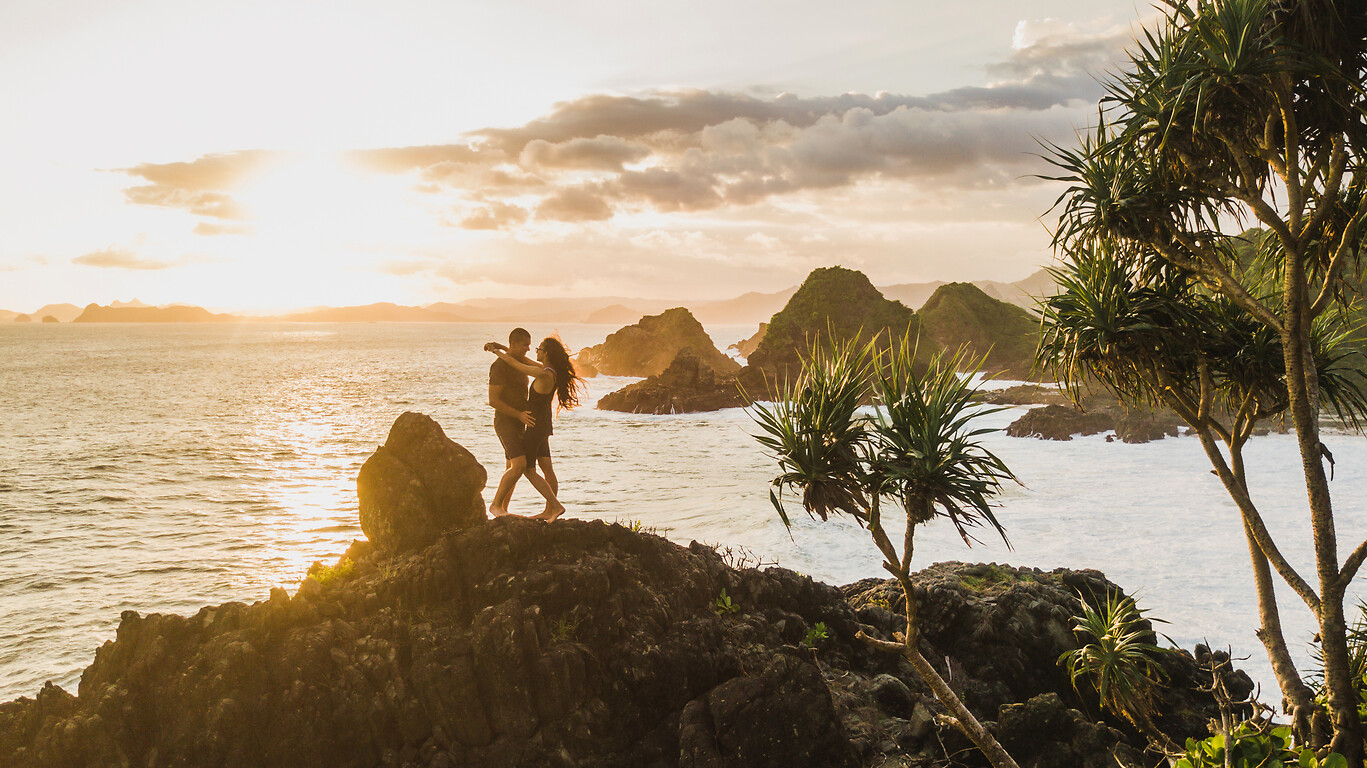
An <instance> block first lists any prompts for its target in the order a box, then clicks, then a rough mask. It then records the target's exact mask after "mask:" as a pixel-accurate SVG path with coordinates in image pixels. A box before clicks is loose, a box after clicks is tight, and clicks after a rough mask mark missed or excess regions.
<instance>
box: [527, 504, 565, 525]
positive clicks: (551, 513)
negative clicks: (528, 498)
mask: <svg viewBox="0 0 1367 768" xmlns="http://www.w3.org/2000/svg"><path fill="white" fill-rule="evenodd" d="M563 514H565V505H564V504H558V505H556V506H555V507H552V508H549V509H547V510H546V511H545V512H542V513H540V514H538V515H535V516H534V517H535V519H537V520H545V521H546V522H548V523H549V522H551V521H552V520H554V519H556V518H557V517H560V516H561V515H563Z"/></svg>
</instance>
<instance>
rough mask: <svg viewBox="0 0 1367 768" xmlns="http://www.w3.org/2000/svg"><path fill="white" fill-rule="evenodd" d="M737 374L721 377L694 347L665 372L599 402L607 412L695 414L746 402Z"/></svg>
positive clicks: (734, 406) (626, 387)
mask: <svg viewBox="0 0 1367 768" xmlns="http://www.w3.org/2000/svg"><path fill="white" fill-rule="evenodd" d="M746 403H747V401H746V400H745V398H744V397H742V396H741V393H740V390H739V389H737V387H736V379H735V377H733V376H718V375H717V374H716V373H715V372H714V371H713V370H712V369H711V368H709V367H708V366H707V365H705V364H703V362H702V361H701V360H699V359H698V358H697V356H696V355H694V354H693V351H692V350H690V349H685V350H684V351H682V352H680V353H679V356H678V357H676V358H674V362H672V363H670V365H669V367H668V368H666V369H665V372H664V373H662V374H660V375H659V376H651V377H650V378H648V379H646V380H645V381H638V382H636V383H635V384H628V385H627V386H625V387H623V388H621V389H619V390H617V391H616V392H612V393H609V394H607V395H605V396H604V397H603V399H602V400H599V401H598V407H599V408H600V409H602V410H605V411H623V412H626V413H694V412H697V411H718V410H721V409H722V408H738V407H740V406H743V405H746Z"/></svg>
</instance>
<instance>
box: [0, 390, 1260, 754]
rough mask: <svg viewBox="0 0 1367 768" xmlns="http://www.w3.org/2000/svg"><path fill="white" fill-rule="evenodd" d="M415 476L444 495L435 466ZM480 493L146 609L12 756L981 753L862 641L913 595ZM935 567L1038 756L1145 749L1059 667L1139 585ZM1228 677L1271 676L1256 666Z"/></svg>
mask: <svg viewBox="0 0 1367 768" xmlns="http://www.w3.org/2000/svg"><path fill="white" fill-rule="evenodd" d="M422 418H425V417H421V418H419V417H418V415H417V414H405V416H404V417H401V418H400V421H402V422H404V426H403V428H402V429H400V426H399V424H397V423H396V425H395V429H394V430H392V431H391V435H390V441H388V442H386V445H385V448H384V450H385V451H386V452H393V453H395V454H398V455H399V456H413V455H424V451H427V450H429V449H430V450H431V451H433V452H435V454H436V455H438V456H448V457H452V456H455V455H457V454H455V453H452V451H451V450H450V447H449V446H445V445H442V444H438V443H437V442H436V441H434V440H432V439H430V438H431V437H432V435H433V433H432V432H431V431H430V429H428V428H427V425H426V424H425V422H423V421H422V420H421V419H422ZM412 435H426V436H427V438H426V439H424V440H422V441H419V442H421V443H424V444H425V445H426V448H424V449H423V451H412V450H408V449H407V448H405V446H406V445H407V442H406V438H405V436H412ZM391 442H392V443H393V445H391V444H390V443H391ZM453 445H454V444H453ZM456 447H459V446H456ZM408 448H411V446H408ZM461 450H463V449H461ZM396 460H398V459H397V458H396ZM404 472H408V473H410V474H411V475H412V477H410V478H409V482H411V483H415V484H417V486H422V489H423V491H424V492H425V493H427V494H428V496H429V497H435V494H433V493H432V492H431V491H430V489H427V487H426V484H427V483H428V482H429V479H428V477H427V476H425V475H424V473H423V472H422V471H421V470H420V469H416V468H414V467H412V466H408V467H407V468H406V469H405V470H404V471H403V472H401V471H399V470H398V469H397V468H395V469H394V475H395V476H396V477H403V476H405V475H404ZM414 493H415V494H416V493H417V490H414ZM375 498H378V497H372V502H373V501H375ZM453 498H454V497H453ZM429 500H431V499H429ZM433 503H434V504H435V503H437V502H433ZM465 503H466V506H465V507H463V508H462V509H460V510H457V512H459V514H457V515H455V516H453V517H449V518H446V520H447V521H448V523H450V524H446V523H442V524H441V525H444V526H445V527H442V528H441V529H440V530H439V531H437V532H435V533H434V535H433V536H432V537H430V541H428V540H426V539H427V538H428V537H418V538H399V539H395V540H393V542H391V545H390V546H388V547H387V548H381V547H377V546H375V545H374V544H371V543H369V542H356V543H354V544H353V545H352V547H351V548H350V549H349V550H348V551H347V553H346V554H345V555H344V556H343V557H342V558H341V559H340V560H339V561H338V562H337V564H336V565H335V566H333V567H331V568H318V569H315V570H314V571H312V572H311V575H310V577H309V578H308V579H306V580H305V581H304V583H303V584H302V585H301V586H300V587H299V589H298V590H297V591H296V592H295V593H294V594H293V595H291V594H289V593H288V592H287V591H286V590H284V589H274V590H271V594H270V597H269V599H267V600H263V601H260V602H257V603H254V604H252V605H244V604H242V603H228V604H225V605H220V606H215V607H208V608H204V609H202V610H201V611H199V612H198V613H197V614H195V615H194V616H188V617H186V616H176V615H160V614H153V615H148V616H142V615H139V614H138V613H136V612H133V611H127V612H125V613H124V614H123V617H122V621H121V622H120V625H119V628H118V632H117V635H116V637H115V639H114V640H112V641H110V642H107V643H105V644H104V646H103V647H101V648H100V649H99V650H98V651H97V652H96V655H95V660H94V662H93V663H92V664H91V665H90V666H89V667H88V668H87V669H86V670H85V672H84V674H83V675H82V677H81V682H80V686H79V689H78V695H76V696H72V695H71V694H69V693H67V692H65V691H63V690H61V689H60V688H57V687H55V686H51V685H48V686H45V687H44V688H43V689H42V690H41V691H40V692H38V694H37V696H36V697H35V698H32V699H30V698H21V699H18V700H16V701H12V702H8V703H4V704H0V765H4V766H6V767H7V768H37V767H38V766H43V767H44V768H68V767H70V768H75V767H76V766H105V765H110V766H116V765H130V766H131V765H136V766H157V767H159V768H160V767H175V766H195V767H197V768H216V767H217V766H233V767H234V768H238V767H241V768H252V767H254V766H298V767H300V768H311V767H313V766H318V767H319V768H322V767H323V766H328V767H329V768H332V767H337V768H349V767H354V768H370V767H371V766H405V767H407V766H428V767H431V768H449V767H453V766H481V767H491V768H502V767H504V766H507V767H509V768H512V767H513V766H564V767H565V768H569V767H570V766H607V767H608V768H614V767H617V766H620V767H622V768H627V767H628V766H631V767H633V768H635V767H636V766H648V767H656V766H658V767H659V768H666V767H668V768H675V767H676V766H677V767H678V768H731V767H733V766H737V767H738V766H746V767H747V768H749V767H754V768H765V767H766V766H774V767H775V768H778V767H782V768H807V767H809V766H810V767H812V768H816V767H817V766H849V767H851V768H853V767H854V766H861V767H863V766H868V767H869V768H873V767H875V766H877V767H880V768H882V767H891V766H927V767H929V766H943V765H947V764H955V765H966V766H974V765H981V764H982V761H981V758H980V757H979V756H978V755H977V754H976V753H975V752H973V751H972V750H970V749H968V748H967V742H966V741H965V740H964V738H963V737H962V736H960V735H959V734H958V733H957V732H956V731H953V730H950V729H949V728H947V727H945V726H943V725H942V721H940V720H937V719H936V714H937V713H939V712H940V711H941V710H940V707H939V705H938V703H937V702H936V700H935V699H934V698H933V697H932V696H931V695H930V693H929V692H928V691H927V689H926V688H925V687H924V686H923V685H922V684H921V683H920V681H919V680H918V679H917V678H916V676H915V675H914V674H913V673H912V671H911V670H910V668H909V667H908V666H907V665H906V663H905V661H903V660H902V659H901V657H898V656H890V655H886V654H884V653H881V652H878V651H875V650H872V649H870V648H869V647H868V646H867V645H865V644H864V643H863V642H861V641H860V640H858V639H857V638H856V636H855V635H856V633H857V632H859V631H863V632H865V633H867V634H869V635H872V636H875V637H879V638H885V639H891V638H892V637H893V633H894V632H896V631H899V630H900V629H901V628H902V627H903V626H904V622H905V618H904V613H903V612H904V610H905V606H904V604H903V598H902V593H901V591H900V589H898V588H897V586H896V585H895V583H893V582H891V581H887V580H879V579H868V580H864V581H860V582H857V583H855V584H850V585H847V586H845V587H840V588H837V587H833V586H830V585H826V584H823V583H820V582H817V581H814V580H812V579H811V578H810V577H807V576H803V575H801V574H798V573H795V572H793V571H790V570H786V569H783V568H778V567H770V568H766V569H763V570H757V569H753V568H743V567H742V568H737V567H733V566H734V565H738V563H736V562H735V561H734V560H732V561H730V562H728V559H727V558H726V557H725V556H723V554H720V553H719V552H718V551H717V550H715V549H714V548H712V547H709V546H706V545H702V544H698V543H696V542H694V543H692V544H690V545H689V546H686V547H685V546H681V545H679V544H675V543H672V542H670V541H667V540H666V539H663V538H661V537H658V536H655V535H652V534H650V533H647V532H641V531H633V530H631V529H629V528H627V527H624V526H622V525H617V524H608V523H604V522H601V521H582V520H568V519H563V518H562V519H561V520H559V521H557V522H555V523H551V524H546V523H542V522H539V521H535V520H529V519H521V518H500V519H497V520H494V521H486V520H485V519H484V518H483V516H482V515H478V516H477V515H475V514H474V509H475V507H474V506H473V505H474V501H473V500H472V499H469V498H466V500H465ZM481 506H482V504H481ZM429 511H430V510H429ZM372 512H373V513H374V514H375V515H377V516H379V517H385V516H399V517H407V516H409V515H410V514H412V512H411V507H407V506H402V505H400V506H387V505H385V504H383V503H380V504H378V506H376V507H375V508H374V509H373V510H372ZM450 521H455V522H450ZM373 522H374V521H372V523H373ZM403 527H404V524H403V523H401V522H399V521H394V520H389V521H387V522H385V523H384V525H382V526H381V528H387V529H391V530H398V529H401V528H403ZM372 529H373V530H380V529H379V528H374V526H373V525H372V526H371V527H370V528H368V529H367V530H368V531H369V530H372ZM914 581H915V584H916V591H915V594H916V598H917V600H918V603H919V604H920V605H921V624H922V627H923V633H924V636H923V638H922V643H923V645H922V649H921V650H922V653H923V654H924V655H925V656H926V657H927V658H929V659H931V660H932V661H933V663H935V664H936V665H937V666H939V667H941V670H942V674H943V675H944V676H945V677H946V679H948V680H951V681H952V684H953V686H954V687H955V688H956V690H958V691H959V693H960V695H961V697H962V698H963V699H964V701H965V702H966V704H967V705H968V706H969V707H970V708H972V709H973V710H974V711H975V712H976V713H977V714H978V715H979V716H980V717H982V718H984V719H986V720H988V721H990V727H991V728H993V729H994V730H995V731H996V733H997V735H998V737H999V738H1000V739H1001V741H1002V742H1003V744H1005V745H1006V747H1007V748H1008V749H1009V750H1011V751H1012V753H1013V755H1014V756H1015V757H1016V759H1017V760H1018V761H1019V763H1020V765H1022V766H1023V767H1024V768H1052V766H1065V765H1066V766H1083V767H1084V768H1091V767H1093V766H1095V767H1096V768H1100V767H1101V766H1108V767H1109V766H1113V765H1115V764H1116V760H1117V759H1120V760H1132V759H1133V758H1135V757H1136V756H1137V755H1138V754H1139V752H1140V749H1141V748H1142V744H1143V740H1142V738H1141V737H1140V736H1139V735H1138V734H1137V733H1135V732H1134V731H1133V730H1132V729H1130V727H1129V726H1128V725H1127V724H1125V723H1124V722H1122V721H1120V720H1118V719H1114V718H1111V717H1110V716H1109V715H1108V714H1105V713H1103V712H1102V711H1101V710H1099V709H1098V707H1097V703H1096V701H1095V699H1094V697H1091V696H1089V695H1082V694H1079V693H1078V692H1076V691H1075V690H1074V689H1073V687H1072V685H1071V684H1070V683H1069V681H1068V679H1067V677H1066V675H1065V674H1064V672H1063V671H1062V670H1061V669H1060V668H1059V666H1058V664H1057V659H1058V656H1059V654H1060V653H1062V652H1064V651H1066V650H1069V649H1072V648H1075V647H1077V645H1078V638H1077V637H1075V636H1074V634H1073V631H1072V628H1071V617H1072V616H1074V615H1076V614H1077V613H1079V612H1080V609H1081V603H1080V600H1082V599H1086V600H1089V601H1093V600H1102V599H1104V596H1105V595H1107V594H1113V593H1115V592H1117V591H1118V590H1119V587H1117V586H1116V585H1114V584H1112V583H1110V582H1108V581H1107V580H1106V579H1105V577H1104V576H1102V574H1100V573H1098V572H1095V571H1069V570H1055V571H1050V572H1045V571H1041V570H1035V569H1029V568H1011V567H1005V566H997V565H965V564H962V563H941V564H937V565H934V566H932V567H930V568H927V569H925V570H924V571H922V572H920V573H918V574H916V576H915V578H914ZM1198 650H1199V649H1198ZM1162 663H1163V666H1164V668H1165V670H1166V672H1167V682H1166V685H1165V687H1164V688H1163V690H1162V696H1163V697H1164V698H1163V701H1162V702H1161V707H1160V711H1161V712H1162V713H1163V716H1162V718H1161V719H1160V720H1159V722H1158V725H1159V727H1160V728H1162V729H1163V730H1164V731H1165V732H1166V733H1168V734H1169V735H1170V736H1171V737H1172V738H1173V739H1175V740H1177V741H1179V742H1180V741H1181V740H1183V739H1184V738H1186V737H1187V736H1204V735H1206V730H1205V723H1206V721H1207V720H1208V719H1209V718H1210V717H1211V716H1212V715H1214V714H1215V713H1216V709H1215V704H1214V702H1213V701H1212V700H1211V698H1210V696H1209V694H1207V693H1204V692H1202V691H1201V690H1200V684H1201V683H1205V682H1209V679H1208V676H1203V675H1204V674H1205V673H1203V672H1201V671H1200V666H1199V665H1198V660H1197V659H1196V658H1194V657H1193V656H1192V655H1191V654H1187V653H1185V652H1180V651H1175V652H1172V653H1169V654H1165V655H1164V656H1163V661H1162ZM1225 683H1226V685H1227V687H1228V688H1229V690H1230V692H1231V693H1233V694H1234V695H1236V696H1238V695H1239V694H1240V693H1241V692H1242V693H1246V692H1248V691H1249V690H1251V689H1252V683H1251V682H1250V681H1249V680H1248V678H1247V676H1245V675H1243V674H1242V673H1231V674H1229V675H1228V676H1227V678H1226V680H1225Z"/></svg>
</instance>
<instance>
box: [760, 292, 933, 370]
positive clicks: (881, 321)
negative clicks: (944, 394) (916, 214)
mask: <svg viewBox="0 0 1367 768" xmlns="http://www.w3.org/2000/svg"><path fill="white" fill-rule="evenodd" d="M919 332H920V321H919V320H918V318H917V316H916V313H914V312H912V311H911V310H910V309H908V308H907V307H906V306H905V305H903V304H902V303H901V302H897V301H890V300H888V299H886V298H884V297H883V294H881V293H879V292H878V289H877V288H875V287H874V286H873V283H871V282H869V279H868V278H867V277H865V276H864V274H863V273H862V272H856V271H854V270H851V269H845V268H843V267H823V268H820V269H815V270H813V271H812V273H811V274H809V275H808V276H807V279H806V280H805V281H804V282H803V283H802V286H801V287H799V288H798V289H797V292H796V293H794V294H793V296H792V298H790V299H789V300H788V303H787V304H786V305H785V306H784V307H783V309H782V310H780V311H779V312H778V314H776V315H774V316H773V319H771V320H770V321H769V325H768V328H767V329H766V330H765V332H764V338H763V339H761V340H760V342H759V344H758V346H757V347H756V348H755V351H754V352H753V353H752V354H751V355H749V356H747V360H746V362H747V365H746V368H745V370H744V371H743V372H742V373H741V374H740V380H741V383H742V384H743V385H744V386H745V389H746V391H748V392H754V393H760V392H767V391H768V389H769V388H770V387H772V386H773V385H774V384H776V383H777V382H782V381H785V380H787V379H789V378H790V377H792V376H794V375H796V374H797V373H798V372H799V371H800V370H801V366H802V358H803V357H805V356H808V355H809V352H810V349H811V347H812V345H814V344H821V343H825V341H824V340H829V338H830V337H832V336H834V337H835V338H836V339H840V340H844V339H854V338H858V339H860V340H867V339H869V338H872V337H874V336H878V337H879V338H880V339H882V340H884V341H883V343H884V344H886V343H887V341H886V340H888V339H901V338H902V337H903V336H905V335H907V334H910V335H911V336H912V338H915V337H916V335H917V334H918V333H919ZM933 351H934V344H933V343H932V342H929V341H923V342H922V344H921V346H920V348H919V358H921V359H925V358H929V356H930V354H931V353H932V352H933Z"/></svg>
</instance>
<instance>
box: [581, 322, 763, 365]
mask: <svg viewBox="0 0 1367 768" xmlns="http://www.w3.org/2000/svg"><path fill="white" fill-rule="evenodd" d="M685 349H690V350H692V351H693V353H694V354H695V355H696V356H697V357H698V359H699V360H701V361H702V362H703V364H705V365H706V366H707V367H708V368H711V369H712V370H713V371H715V372H716V373H719V374H722V375H735V373H736V371H738V370H740V364H739V363H737V362H736V361H735V360H732V359H731V358H729V357H727V356H726V355H724V354H722V353H721V352H720V351H719V350H718V349H717V347H716V345H714V344H713V343H712V338H711V337H710V336H708V335H707V331H705V330H703V327H702V323H699V322H698V321H697V320H696V319H695V318H694V317H693V315H692V314H691V313H689V311H688V310H687V309H684V308H683V307H675V308H674V309H670V310H666V311H665V312H662V313H661V314H658V315H647V316H646V317H643V318H641V320H640V322H638V323H636V324H635V325H629V326H627V327H625V328H623V329H621V330H619V331H617V332H616V333H613V334H612V335H610V336H608V338H607V340H606V341H604V342H603V343H602V344H599V345H597V346H593V347H586V348H584V349H581V350H579V354H578V355H577V357H576V358H575V362H576V366H577V367H578V369H579V371H580V373H581V374H582V375H589V373H590V372H592V373H595V374H596V373H603V374H606V375H608V376H658V375H659V374H661V373H664V371H665V369H666V368H668V367H669V364H670V363H672V362H674V358H676V357H678V356H679V353H680V352H681V351H683V350H685Z"/></svg>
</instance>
